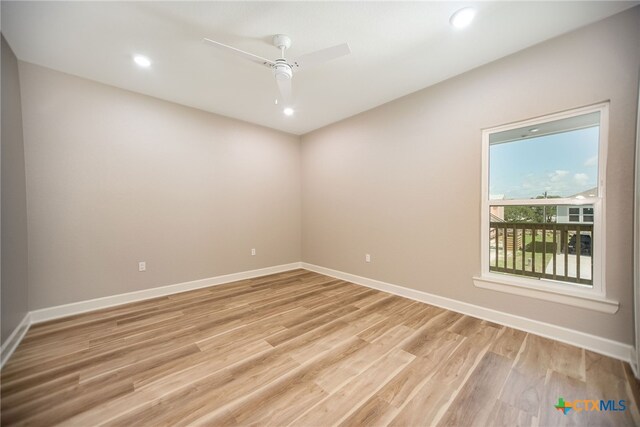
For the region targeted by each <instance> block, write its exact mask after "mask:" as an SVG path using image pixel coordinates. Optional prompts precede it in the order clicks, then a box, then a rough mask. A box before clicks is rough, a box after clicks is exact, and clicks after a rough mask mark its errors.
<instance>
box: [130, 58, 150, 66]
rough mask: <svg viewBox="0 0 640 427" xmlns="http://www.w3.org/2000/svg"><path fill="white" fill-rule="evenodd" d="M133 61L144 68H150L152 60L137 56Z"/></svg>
mask: <svg viewBox="0 0 640 427" xmlns="http://www.w3.org/2000/svg"><path fill="white" fill-rule="evenodd" d="M133 61H134V62H135V63H136V64H138V65H139V66H141V67H143V68H148V67H150V66H151V60H150V59H149V58H147V57H146V56H142V55H136V56H134V57H133Z"/></svg>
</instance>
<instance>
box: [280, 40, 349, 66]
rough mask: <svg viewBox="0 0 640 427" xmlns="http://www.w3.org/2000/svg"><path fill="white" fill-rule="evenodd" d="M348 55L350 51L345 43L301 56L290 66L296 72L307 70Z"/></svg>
mask: <svg viewBox="0 0 640 427" xmlns="http://www.w3.org/2000/svg"><path fill="white" fill-rule="evenodd" d="M350 53H351V49H349V45H348V44H347V43H343V44H339V45H337V46H333V47H328V48H326V49H322V50H318V51H315V52H311V53H307V54H305V55H302V56H300V57H298V58H297V59H295V60H294V61H293V63H292V66H293V68H294V69H298V70H300V69H303V68H309V67H313V66H315V65H318V64H322V63H323V62H327V61H331V60H332V59H336V58H339V57H341V56H344V55H349V54H350Z"/></svg>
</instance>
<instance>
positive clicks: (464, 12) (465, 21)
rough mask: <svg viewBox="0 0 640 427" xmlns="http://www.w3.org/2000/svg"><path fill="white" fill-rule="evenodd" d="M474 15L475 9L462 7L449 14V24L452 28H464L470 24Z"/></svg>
mask: <svg viewBox="0 0 640 427" xmlns="http://www.w3.org/2000/svg"><path fill="white" fill-rule="evenodd" d="M475 16H476V10H475V9H473V8H471V7H465V8H463V9H460V10H458V11H457V12H456V13H454V14H453V15H451V19H450V20H449V22H450V23H451V26H453V27H454V28H458V29H461V28H464V27H466V26H468V25H469V24H471V21H473V18H474V17H475Z"/></svg>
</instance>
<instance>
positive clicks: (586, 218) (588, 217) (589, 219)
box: [582, 215, 593, 222]
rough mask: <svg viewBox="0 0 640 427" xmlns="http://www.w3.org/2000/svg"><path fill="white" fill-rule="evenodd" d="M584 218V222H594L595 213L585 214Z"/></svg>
mask: <svg viewBox="0 0 640 427" xmlns="http://www.w3.org/2000/svg"><path fill="white" fill-rule="evenodd" d="M582 220H583V221H584V222H593V215H585V216H584V217H583V218H582Z"/></svg>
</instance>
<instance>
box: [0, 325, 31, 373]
mask: <svg viewBox="0 0 640 427" xmlns="http://www.w3.org/2000/svg"><path fill="white" fill-rule="evenodd" d="M29 326H31V313H27V314H25V316H24V317H23V318H22V321H21V322H20V323H19V324H18V326H16V328H15V329H14V330H13V332H12V333H11V335H9V338H7V340H6V341H5V342H4V343H3V344H2V348H1V349H0V369H2V367H3V366H4V364H5V363H6V361H7V360H9V357H11V355H12V354H13V352H14V351H15V350H16V348H17V347H18V344H20V341H22V338H24V336H25V335H26V334H27V331H28V330H29Z"/></svg>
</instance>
